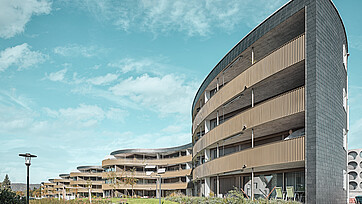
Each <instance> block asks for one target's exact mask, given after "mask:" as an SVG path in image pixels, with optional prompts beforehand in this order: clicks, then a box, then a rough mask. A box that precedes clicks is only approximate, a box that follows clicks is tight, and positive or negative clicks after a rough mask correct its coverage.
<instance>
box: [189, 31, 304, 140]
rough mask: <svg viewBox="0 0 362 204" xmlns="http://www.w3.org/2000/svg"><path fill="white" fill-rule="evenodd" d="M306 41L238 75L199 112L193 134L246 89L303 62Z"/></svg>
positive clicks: (298, 40) (295, 42) (301, 39)
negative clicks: (219, 109)
mask: <svg viewBox="0 0 362 204" xmlns="http://www.w3.org/2000/svg"><path fill="white" fill-rule="evenodd" d="M304 40H305V36H304V35H301V36H300V37H298V38H296V39H294V40H293V41H291V42H289V43H288V44H286V45H284V46H283V47H281V48H279V49H278V50H276V51H275V52H273V53H271V54H270V55H268V56H266V57H265V58H263V59H261V60H260V61H258V62H257V63H255V64H254V65H252V66H251V67H250V68H249V69H247V70H245V71H244V72H243V73H241V74H240V75H238V76H237V77H236V78H234V79H233V80H232V81H230V82H229V83H228V84H226V85H225V87H223V88H222V89H221V90H220V91H218V92H217V93H216V94H215V95H214V96H213V97H212V98H211V99H210V100H209V101H208V102H207V103H206V104H205V105H204V106H203V107H202V108H201V110H200V111H199V113H198V114H197V115H196V117H195V119H194V121H193V126H192V128H193V130H192V131H193V133H194V134H195V130H196V128H197V126H198V125H197V124H201V122H202V121H203V120H204V119H205V117H207V116H208V115H209V114H210V113H211V112H212V111H214V110H216V109H217V108H218V107H219V106H221V105H222V104H223V103H225V102H227V101H229V100H231V99H232V98H233V97H235V96H236V95H237V94H239V93H241V92H242V91H243V90H244V87H245V86H247V87H251V86H252V85H254V84H256V83H258V82H260V81H261V80H263V79H265V78H267V77H269V76H271V75H273V74H275V73H277V72H279V71H281V70H283V69H285V68H287V67H289V66H291V65H293V64H295V63H297V62H299V61H301V60H303V59H304V55H305V53H304V49H305V47H304ZM293 53H294V54H293Z"/></svg>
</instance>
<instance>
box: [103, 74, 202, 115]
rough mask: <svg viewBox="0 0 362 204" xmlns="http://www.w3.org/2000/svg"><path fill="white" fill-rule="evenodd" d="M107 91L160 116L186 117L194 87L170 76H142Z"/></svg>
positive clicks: (122, 82)
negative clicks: (172, 114) (176, 114)
mask: <svg viewBox="0 0 362 204" xmlns="http://www.w3.org/2000/svg"><path fill="white" fill-rule="evenodd" d="M109 90H110V91H112V92H113V94H115V95H116V96H121V97H127V98H129V99H130V100H131V101H133V102H135V103H137V104H140V106H142V107H147V108H150V109H151V110H153V111H156V112H159V113H161V114H170V113H181V114H183V115H186V114H189V110H190V107H191V106H190V104H191V102H192V98H193V96H194V93H195V90H196V85H195V84H189V83H187V82H186V81H185V80H184V79H183V78H181V77H177V76H175V75H172V74H168V75H165V76H162V77H152V76H149V75H148V74H144V75H142V76H139V77H137V78H133V77H130V78H128V79H125V80H123V81H121V82H120V83H118V84H117V85H115V86H113V87H111V88H109Z"/></svg>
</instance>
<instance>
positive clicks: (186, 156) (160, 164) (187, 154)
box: [102, 143, 192, 197]
mask: <svg viewBox="0 0 362 204" xmlns="http://www.w3.org/2000/svg"><path fill="white" fill-rule="evenodd" d="M191 148H192V144H191V143H190V144H187V145H183V146H178V147H171V148H163V149H123V150H118V151H114V152H112V153H111V154H110V156H108V157H106V158H105V159H104V160H103V161H102V167H103V169H104V173H103V176H102V178H103V179H104V180H105V184H103V191H104V193H105V196H107V197H108V196H111V195H112V194H114V195H120V194H123V195H137V196H141V197H145V196H146V197H156V196H157V197H158V196H159V195H158V193H159V191H156V189H157V188H158V189H159V186H160V183H159V182H160V180H161V195H162V196H167V195H169V194H171V193H173V192H181V193H183V194H185V195H186V194H191V190H190V189H188V182H190V181H191V167H192V164H191V158H192V156H191ZM161 169H162V174H161V173H160V172H159V171H160V170H161ZM160 178H161V179H160ZM130 180H131V181H130ZM132 180H133V182H132ZM132 183H133V186H132ZM156 184H157V186H156ZM132 191H133V192H132Z"/></svg>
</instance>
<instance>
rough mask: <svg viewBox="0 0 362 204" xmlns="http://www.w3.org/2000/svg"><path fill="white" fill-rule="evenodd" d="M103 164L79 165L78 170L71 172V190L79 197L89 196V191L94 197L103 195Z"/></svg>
mask: <svg viewBox="0 0 362 204" xmlns="http://www.w3.org/2000/svg"><path fill="white" fill-rule="evenodd" d="M102 172H103V168H102V167H101V166H78V167H77V171H74V172H70V178H71V181H70V186H71V188H70V189H71V192H72V193H73V194H74V195H75V196H76V197H77V198H83V197H89V192H90V193H91V195H92V196H93V197H103V190H102V183H103V179H102Z"/></svg>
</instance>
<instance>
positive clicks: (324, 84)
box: [42, 0, 362, 203]
mask: <svg viewBox="0 0 362 204" xmlns="http://www.w3.org/2000/svg"><path fill="white" fill-rule="evenodd" d="M347 59H348V44H347V37H346V32H345V29H344V25H343V22H342V20H341V18H340V16H339V14H338V11H337V9H336V8H335V6H334V5H333V3H332V2H331V1H330V0H318V1H317V0H292V1H289V2H288V3H287V4H285V5H284V6H283V7H281V8H280V9H279V10H277V11H276V12H275V13H273V14H272V15H270V16H269V17H268V18H267V19H265V20H264V21H263V22H261V23H260V24H259V25H258V26H257V27H256V28H254V29H253V30H252V31H251V32H250V33H249V34H247V35H246V36H245V37H244V38H243V39H242V40H241V41H240V42H238V43H237V44H236V45H235V46H234V47H233V48H232V49H231V50H230V51H229V52H228V53H227V54H226V55H225V56H224V57H223V58H222V59H221V61H220V62H219V63H218V64H217V65H216V66H215V67H214V68H213V69H212V70H211V72H210V73H209V74H208V76H207V77H206V79H205V80H204V81H203V83H202V84H201V86H200V88H199V90H198V91H197V93H196V96H195V98H194V102H193V104H192V113H191V114H192V143H190V144H187V145H183V146H178V147H172V148H162V149H123V150H117V151H114V152H112V153H111V154H110V155H109V156H107V157H106V158H105V159H104V160H103V161H102V166H99V167H91V166H82V167H78V170H79V172H71V173H70V174H69V175H64V176H63V177H62V176H61V177H62V179H60V180H56V179H54V180H50V183H49V182H47V183H43V185H42V186H43V189H44V191H45V192H46V195H47V196H51V197H61V195H63V194H64V196H68V195H69V196H72V195H73V196H76V197H87V196H88V195H89V192H91V194H92V195H93V196H98V197H99V196H103V197H110V196H117V197H118V196H121V195H137V196H141V197H158V196H160V195H159V192H158V191H157V189H159V186H161V196H167V195H169V194H170V193H172V192H182V193H183V194H186V195H195V196H219V197H221V196H224V195H225V194H226V193H227V192H228V191H229V190H232V189H234V188H235V187H237V188H238V189H241V190H243V191H244V193H245V194H246V195H247V196H248V197H249V198H260V197H262V198H263V197H266V196H267V195H269V194H270V195H271V196H272V197H274V196H275V191H273V190H274V189H275V188H281V189H282V191H283V192H286V191H287V189H292V191H293V193H294V195H295V197H296V199H297V200H299V201H302V202H306V203H346V202H347V197H348V196H347V194H348V186H349V188H350V189H351V190H358V189H360V187H361V185H362V183H361V182H360V181H359V180H358V179H359V178H360V172H359V171H357V170H358V168H359V166H360V159H361V158H360V151H359V150H358V151H357V150H353V151H351V152H350V153H349V157H348V162H349V163H348V168H349V169H348V171H349V173H348V174H349V178H350V182H349V185H348V177H347V132H348V92H347V91H348V83H347ZM352 160H353V161H352ZM355 160H356V161H355ZM361 178H362V177H361ZM69 180H70V182H68V181H69ZM62 186H64V188H62ZM67 188H69V189H70V190H69V191H66V190H63V194H62V193H59V192H60V191H62V189H67ZM351 192H352V191H351Z"/></svg>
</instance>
